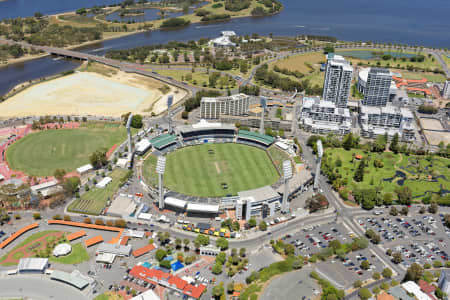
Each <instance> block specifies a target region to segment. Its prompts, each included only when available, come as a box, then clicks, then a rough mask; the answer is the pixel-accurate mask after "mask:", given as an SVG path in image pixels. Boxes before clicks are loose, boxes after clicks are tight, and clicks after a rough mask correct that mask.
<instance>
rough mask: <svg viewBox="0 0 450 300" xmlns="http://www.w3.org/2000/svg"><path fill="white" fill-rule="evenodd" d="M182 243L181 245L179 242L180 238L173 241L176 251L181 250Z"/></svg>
mask: <svg viewBox="0 0 450 300" xmlns="http://www.w3.org/2000/svg"><path fill="white" fill-rule="evenodd" d="M182 243H183V242H182V241H181V239H180V238H176V239H175V245H176V247H177V249H180V248H181V244H182Z"/></svg>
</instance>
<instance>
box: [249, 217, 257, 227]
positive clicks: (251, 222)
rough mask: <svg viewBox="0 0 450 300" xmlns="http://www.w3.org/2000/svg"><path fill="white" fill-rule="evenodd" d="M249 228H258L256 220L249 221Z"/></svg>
mask: <svg viewBox="0 0 450 300" xmlns="http://www.w3.org/2000/svg"><path fill="white" fill-rule="evenodd" d="M248 226H250V227H255V226H256V220H255V218H250V220H248Z"/></svg>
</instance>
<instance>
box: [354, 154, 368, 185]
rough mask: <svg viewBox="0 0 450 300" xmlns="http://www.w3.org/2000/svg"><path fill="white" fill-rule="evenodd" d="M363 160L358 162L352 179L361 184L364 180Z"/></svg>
mask: <svg viewBox="0 0 450 300" xmlns="http://www.w3.org/2000/svg"><path fill="white" fill-rule="evenodd" d="M365 165H366V163H365V159H362V160H361V161H360V162H359V165H358V168H357V169H356V172H355V175H354V176H353V179H354V180H355V181H357V182H362V181H363V180H364V167H365Z"/></svg>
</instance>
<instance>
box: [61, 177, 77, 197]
mask: <svg viewBox="0 0 450 300" xmlns="http://www.w3.org/2000/svg"><path fill="white" fill-rule="evenodd" d="M80 183H81V181H80V178H79V177H77V176H72V177H66V178H65V179H64V181H63V184H62V185H63V188H64V192H65V193H67V194H68V195H73V194H75V192H76V191H77V190H78V187H79V186H80Z"/></svg>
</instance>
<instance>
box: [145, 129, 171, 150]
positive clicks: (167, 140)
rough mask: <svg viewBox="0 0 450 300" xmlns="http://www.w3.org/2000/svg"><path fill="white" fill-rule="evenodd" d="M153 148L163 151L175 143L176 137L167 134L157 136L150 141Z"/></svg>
mask: <svg viewBox="0 0 450 300" xmlns="http://www.w3.org/2000/svg"><path fill="white" fill-rule="evenodd" d="M150 143H151V144H152V146H153V148H155V149H157V150H163V149H164V148H167V147H169V146H172V145H174V144H176V143H177V137H176V136H175V135H171V134H168V133H165V134H161V135H158V136H157V137H154V138H152V139H151V140H150Z"/></svg>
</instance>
